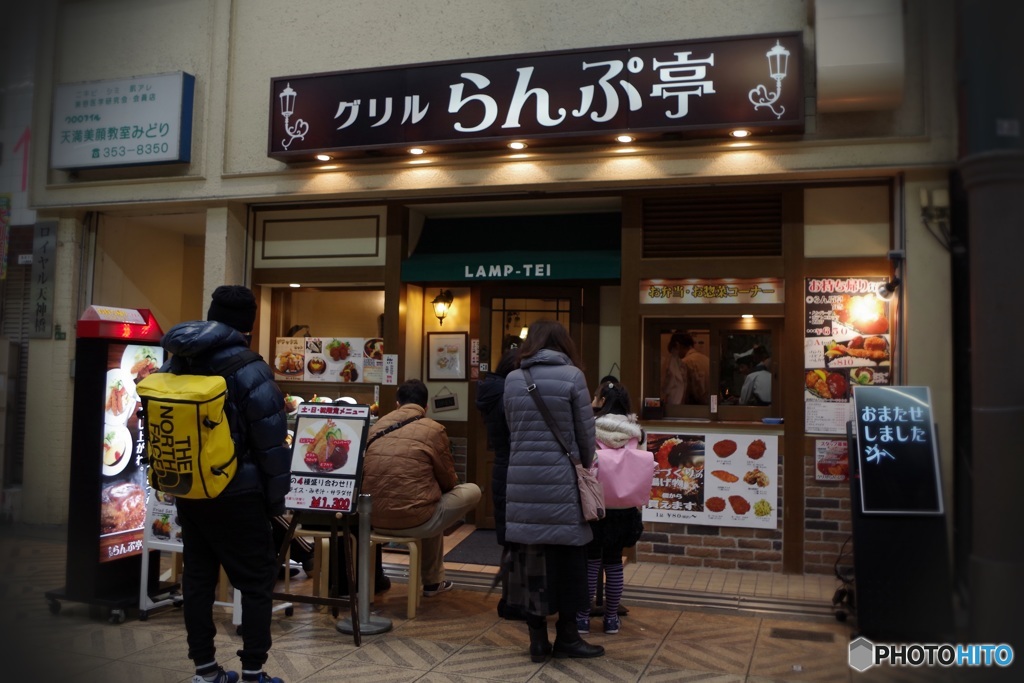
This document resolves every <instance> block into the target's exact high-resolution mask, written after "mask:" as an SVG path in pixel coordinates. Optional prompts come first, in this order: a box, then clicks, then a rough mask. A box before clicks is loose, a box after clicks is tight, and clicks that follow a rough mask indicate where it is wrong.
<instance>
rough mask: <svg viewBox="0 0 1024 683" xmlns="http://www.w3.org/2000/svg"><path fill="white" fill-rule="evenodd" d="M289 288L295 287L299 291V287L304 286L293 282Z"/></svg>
mask: <svg viewBox="0 0 1024 683" xmlns="http://www.w3.org/2000/svg"><path fill="white" fill-rule="evenodd" d="M288 286H289V287H294V288H296V289H298V288H299V287H301V286H302V285H300V284H299V283H298V282H292V283H291V284H289V285H288Z"/></svg>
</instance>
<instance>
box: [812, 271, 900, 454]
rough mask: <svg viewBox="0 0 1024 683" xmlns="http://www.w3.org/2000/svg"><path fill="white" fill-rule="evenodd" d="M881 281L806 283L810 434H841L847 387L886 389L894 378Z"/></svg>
mask: <svg viewBox="0 0 1024 683" xmlns="http://www.w3.org/2000/svg"><path fill="white" fill-rule="evenodd" d="M886 282H887V279H886V278H883V277H849V278H807V280H806V287H805V289H806V291H805V296H804V306H805V311H806V319H805V330H804V368H803V378H804V420H805V424H806V430H807V431H808V432H810V433H820V434H845V433H846V423H847V422H848V421H849V420H852V419H853V413H852V409H853V408H852V402H851V396H852V392H851V389H850V388H851V387H852V386H854V385H860V386H866V385H888V384H889V383H890V375H891V373H892V330H891V310H890V305H889V301H886V300H883V299H881V298H879V297H878V296H876V295H875V292H876V291H877V290H878V288H879V286H880V285H883V284H885V283H886Z"/></svg>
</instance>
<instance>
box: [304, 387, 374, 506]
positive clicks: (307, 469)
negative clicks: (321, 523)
mask: <svg viewBox="0 0 1024 683" xmlns="http://www.w3.org/2000/svg"><path fill="white" fill-rule="evenodd" d="M369 418H370V412H369V407H368V406H362V405H349V404H346V403H338V404H311V405H303V406H302V407H300V409H299V414H298V418H297V420H296V424H295V434H294V437H293V439H292V459H291V475H292V476H291V490H290V492H289V493H288V496H287V498H286V499H285V504H286V505H287V506H288V507H289V508H290V509H293V510H334V511H338V512H352V511H354V507H355V505H354V500H355V497H356V495H357V494H358V491H357V490H356V489H357V486H356V484H357V482H358V481H359V478H360V476H361V474H362V457H363V451H364V450H365V448H366V445H365V444H366V432H367V430H368V428H369Z"/></svg>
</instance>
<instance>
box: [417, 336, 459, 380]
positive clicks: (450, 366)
mask: <svg viewBox="0 0 1024 683" xmlns="http://www.w3.org/2000/svg"><path fill="white" fill-rule="evenodd" d="M468 342H469V334H468V333H466V332H428V333H427V380H429V381H437V380H446V379H454V380H465V379H467V377H468V374H469V363H468V359H467V357H466V348H467V346H468Z"/></svg>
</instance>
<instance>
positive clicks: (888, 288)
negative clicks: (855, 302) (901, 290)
mask: <svg viewBox="0 0 1024 683" xmlns="http://www.w3.org/2000/svg"><path fill="white" fill-rule="evenodd" d="M901 284H903V281H902V280H900V279H899V278H898V277H895V278H893V279H892V281H891V282H880V283H878V287H876V288H875V296H877V297H878V298H879V299H881V300H882V301H888V300H889V299H891V298H892V297H893V294H895V293H896V288H897V287H899V286H900V285H901Z"/></svg>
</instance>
